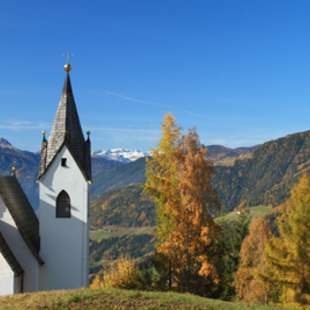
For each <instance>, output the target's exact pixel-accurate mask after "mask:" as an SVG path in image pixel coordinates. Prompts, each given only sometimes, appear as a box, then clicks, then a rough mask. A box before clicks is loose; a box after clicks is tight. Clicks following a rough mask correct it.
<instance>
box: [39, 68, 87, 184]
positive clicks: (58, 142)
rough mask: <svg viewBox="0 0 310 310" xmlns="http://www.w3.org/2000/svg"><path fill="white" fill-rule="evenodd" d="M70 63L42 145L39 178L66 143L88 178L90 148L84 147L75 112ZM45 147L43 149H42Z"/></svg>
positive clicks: (79, 124) (84, 143)
mask: <svg viewBox="0 0 310 310" xmlns="http://www.w3.org/2000/svg"><path fill="white" fill-rule="evenodd" d="M70 70H71V66H70V65H65V71H66V72H67V73H66V77H65V81H64V86H63V90H62V95H61V98H60V102H59V105H58V108H57V112H56V117H55V120H54V123H53V126H52V130H51V134H50V137H49V139H48V142H47V143H44V146H43V145H42V151H41V169H40V170H41V171H40V176H39V178H40V177H41V176H42V175H43V174H44V173H45V171H46V169H47V168H48V166H49V165H50V164H51V163H52V161H53V159H54V158H55V156H56V155H57V154H58V152H59V151H60V150H61V148H62V146H63V145H66V146H67V148H68V149H69V151H70V152H71V154H72V156H73V157H74V159H75V161H76V162H77V164H78V166H79V167H80V169H81V170H82V172H83V173H84V175H85V177H86V179H87V180H90V171H89V167H88V166H89V164H88V157H90V154H88V153H89V152H90V150H88V147H86V141H85V139H84V135H83V131H82V127H81V123H80V119H79V115H78V112H77V108H76V104H75V100H74V96H73V91H72V86H71V80H70V73H69V72H70ZM43 148H45V150H43ZM44 153H46V154H44Z"/></svg>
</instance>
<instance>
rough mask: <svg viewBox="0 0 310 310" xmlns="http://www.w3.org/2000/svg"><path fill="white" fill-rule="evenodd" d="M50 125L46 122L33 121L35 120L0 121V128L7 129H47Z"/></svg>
mask: <svg viewBox="0 0 310 310" xmlns="http://www.w3.org/2000/svg"><path fill="white" fill-rule="evenodd" d="M48 127H49V123H46V122H33V121H7V122H0V129H6V130H36V129H45V128H48Z"/></svg>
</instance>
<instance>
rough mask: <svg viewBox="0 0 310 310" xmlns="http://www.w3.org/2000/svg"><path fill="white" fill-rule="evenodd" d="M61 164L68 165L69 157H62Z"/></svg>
mask: <svg viewBox="0 0 310 310" xmlns="http://www.w3.org/2000/svg"><path fill="white" fill-rule="evenodd" d="M61 166H62V167H67V158H65V157H63V158H62V159H61Z"/></svg>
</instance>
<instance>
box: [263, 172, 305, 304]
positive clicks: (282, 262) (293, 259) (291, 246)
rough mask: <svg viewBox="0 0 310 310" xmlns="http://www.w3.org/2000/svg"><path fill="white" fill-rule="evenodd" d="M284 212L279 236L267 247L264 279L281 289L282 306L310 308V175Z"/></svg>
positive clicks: (287, 202) (284, 208)
mask: <svg viewBox="0 0 310 310" xmlns="http://www.w3.org/2000/svg"><path fill="white" fill-rule="evenodd" d="M282 208H283V211H282V214H281V216H279V218H278V219H277V227H278V236H274V237H272V238H271V240H270V242H268V244H267V247H266V260H267V270H266V272H264V273H262V275H261V276H262V278H263V279H264V281H266V282H267V283H271V284H272V285H278V286H279V289H280V292H281V294H280V300H281V301H282V302H292V303H299V304H310V176H309V175H307V174H306V175H303V176H302V177H301V178H300V180H299V182H298V183H297V184H296V185H295V186H294V187H293V189H292V191H291V196H290V198H288V199H287V201H286V202H285V203H284V205H283V206H282Z"/></svg>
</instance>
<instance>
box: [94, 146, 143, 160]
mask: <svg viewBox="0 0 310 310" xmlns="http://www.w3.org/2000/svg"><path fill="white" fill-rule="evenodd" d="M93 156H95V157H102V158H105V159H109V160H114V161H118V162H121V163H129V162H132V161H135V160H137V159H139V158H142V157H145V156H147V153H145V152H141V151H138V150H133V151H131V150H127V149H123V148H115V149H110V150H101V151H97V152H95V153H94V154H93Z"/></svg>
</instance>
